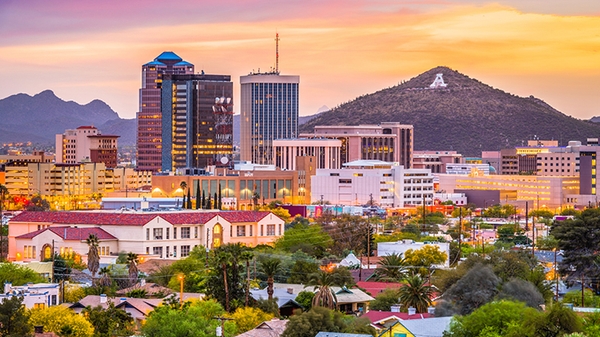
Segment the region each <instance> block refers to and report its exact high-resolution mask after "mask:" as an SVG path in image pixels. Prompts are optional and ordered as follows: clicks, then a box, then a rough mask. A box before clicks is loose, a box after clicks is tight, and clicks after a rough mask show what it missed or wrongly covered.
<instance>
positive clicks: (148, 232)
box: [146, 228, 150, 240]
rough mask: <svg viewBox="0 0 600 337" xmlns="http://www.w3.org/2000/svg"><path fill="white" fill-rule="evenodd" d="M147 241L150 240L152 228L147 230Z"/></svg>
mask: <svg viewBox="0 0 600 337" xmlns="http://www.w3.org/2000/svg"><path fill="white" fill-rule="evenodd" d="M146 240H150V228H146Z"/></svg>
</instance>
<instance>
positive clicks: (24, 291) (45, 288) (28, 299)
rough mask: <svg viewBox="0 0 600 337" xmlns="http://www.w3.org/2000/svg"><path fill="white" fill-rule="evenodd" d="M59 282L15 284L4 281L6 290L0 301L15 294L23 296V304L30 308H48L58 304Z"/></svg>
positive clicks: (0, 295)
mask: <svg viewBox="0 0 600 337" xmlns="http://www.w3.org/2000/svg"><path fill="white" fill-rule="evenodd" d="M58 295H59V285H58V283H36V284H33V283H28V284H26V285H24V286H14V287H13V285H12V283H10V282H7V283H4V292H3V293H1V294H0V302H2V301H4V299H10V298H12V297H14V296H18V297H23V305H24V306H25V307H26V308H28V309H32V308H46V307H50V306H54V305H58Z"/></svg>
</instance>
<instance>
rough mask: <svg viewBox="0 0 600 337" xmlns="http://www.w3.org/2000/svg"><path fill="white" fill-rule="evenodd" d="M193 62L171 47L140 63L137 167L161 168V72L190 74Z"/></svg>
mask: <svg viewBox="0 0 600 337" xmlns="http://www.w3.org/2000/svg"><path fill="white" fill-rule="evenodd" d="M193 73H194V65H193V64H191V63H189V62H186V61H184V60H183V59H181V57H179V56H177V54H175V53H173V52H171V51H165V52H163V53H162V54H160V55H158V56H157V57H156V58H155V59H154V61H151V62H148V63H146V64H144V65H143V66H142V87H141V88H140V101H139V104H140V108H139V111H138V113H137V168H138V169H140V170H152V171H154V172H156V171H159V170H160V169H161V164H162V162H161V159H162V157H161V153H162V141H161V139H162V138H161V137H162V112H161V100H160V99H161V87H162V79H163V75H165V74H174V75H179V74H193Z"/></svg>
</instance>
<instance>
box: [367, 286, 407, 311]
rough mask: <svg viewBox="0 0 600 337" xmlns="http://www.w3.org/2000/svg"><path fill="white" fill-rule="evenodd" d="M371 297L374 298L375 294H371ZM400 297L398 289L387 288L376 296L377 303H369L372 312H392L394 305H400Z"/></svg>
mask: <svg viewBox="0 0 600 337" xmlns="http://www.w3.org/2000/svg"><path fill="white" fill-rule="evenodd" d="M371 296H373V294H371ZM398 296H399V294H398V289H393V288H387V289H385V290H384V291H382V292H380V293H379V294H376V296H375V301H371V303H369V308H370V309H371V310H379V311H390V310H391V308H392V305H395V304H400V303H398Z"/></svg>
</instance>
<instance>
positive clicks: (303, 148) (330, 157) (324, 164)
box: [273, 138, 342, 170]
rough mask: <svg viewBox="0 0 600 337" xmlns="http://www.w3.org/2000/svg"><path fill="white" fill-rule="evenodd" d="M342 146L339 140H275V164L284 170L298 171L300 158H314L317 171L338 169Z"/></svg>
mask: <svg viewBox="0 0 600 337" xmlns="http://www.w3.org/2000/svg"><path fill="white" fill-rule="evenodd" d="M341 146H342V141H341V140H339V139H306V138H298V139H278V140H273V153H274V154H275V163H274V164H275V166H277V167H279V168H280V169H282V170H296V169H297V158H298V157H304V156H313V157H315V165H316V168H317V169H338V168H340V165H341V163H340V150H341Z"/></svg>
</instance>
